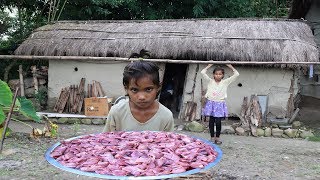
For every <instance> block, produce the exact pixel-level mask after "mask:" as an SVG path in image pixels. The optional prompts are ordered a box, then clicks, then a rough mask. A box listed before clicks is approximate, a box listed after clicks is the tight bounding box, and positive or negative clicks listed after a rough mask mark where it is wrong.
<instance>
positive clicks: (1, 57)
mask: <svg viewBox="0 0 320 180" xmlns="http://www.w3.org/2000/svg"><path fill="white" fill-rule="evenodd" d="M6 59H18V60H56V61H64V60H74V61H86V62H87V61H93V62H96V63H99V62H109V61H111V62H112V61H123V62H131V61H135V60H139V58H130V59H128V58H122V57H93V56H28V55H0V60H6ZM143 60H144V61H152V62H162V63H174V64H239V65H247V64H253V65H264V64H265V65H266V64H271V65H274V64H298V65H309V64H320V62H318V61H314V62H302V61H301V62H295V61H264V62H261V61H214V60H208V61H199V60H192V59H190V60H173V59H143Z"/></svg>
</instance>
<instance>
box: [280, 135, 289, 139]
mask: <svg viewBox="0 0 320 180" xmlns="http://www.w3.org/2000/svg"><path fill="white" fill-rule="evenodd" d="M281 137H282V138H289V136H287V135H285V134H282V135H281Z"/></svg>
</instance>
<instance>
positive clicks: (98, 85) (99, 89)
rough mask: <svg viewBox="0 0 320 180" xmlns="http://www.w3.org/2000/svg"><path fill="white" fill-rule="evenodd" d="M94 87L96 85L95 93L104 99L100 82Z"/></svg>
mask: <svg viewBox="0 0 320 180" xmlns="http://www.w3.org/2000/svg"><path fill="white" fill-rule="evenodd" d="M96 85H97V91H98V93H99V97H105V96H106V93H105V92H104V91H103V89H102V86H101V84H100V82H96Z"/></svg>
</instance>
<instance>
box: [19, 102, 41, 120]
mask: <svg viewBox="0 0 320 180" xmlns="http://www.w3.org/2000/svg"><path fill="white" fill-rule="evenodd" d="M18 99H19V102H20V105H21V107H20V108H19V112H20V113H21V114H23V115H24V116H26V117H28V118H30V119H32V120H35V121H36V122H40V121H41V119H40V117H39V116H37V113H36V110H35V109H34V107H33V104H32V102H31V101H30V100H29V99H27V98H25V97H19V98H18Z"/></svg>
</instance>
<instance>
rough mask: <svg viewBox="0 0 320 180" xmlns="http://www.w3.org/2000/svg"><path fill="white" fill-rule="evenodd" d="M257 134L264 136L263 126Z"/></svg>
mask: <svg viewBox="0 0 320 180" xmlns="http://www.w3.org/2000/svg"><path fill="white" fill-rule="evenodd" d="M257 136H264V130H263V129H261V128H258V129H257Z"/></svg>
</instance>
